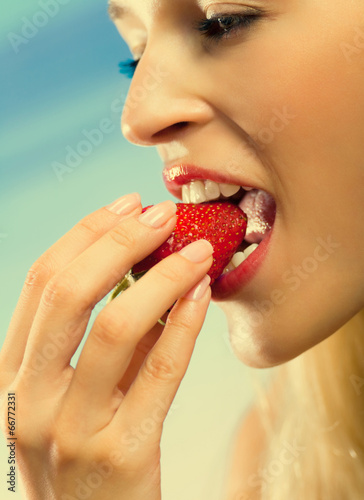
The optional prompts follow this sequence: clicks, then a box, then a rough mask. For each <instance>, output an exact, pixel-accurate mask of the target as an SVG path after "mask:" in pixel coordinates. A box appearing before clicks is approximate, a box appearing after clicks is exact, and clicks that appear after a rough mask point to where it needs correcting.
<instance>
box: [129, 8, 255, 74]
mask: <svg viewBox="0 0 364 500" xmlns="http://www.w3.org/2000/svg"><path fill="white" fill-rule="evenodd" d="M260 17H261V14H222V15H217V16H214V17H211V18H210V19H202V20H201V21H197V23H196V24H195V29H197V31H199V32H200V33H201V35H203V36H204V37H206V38H207V39H208V40H211V41H215V42H219V41H220V40H222V39H224V38H225V39H228V38H230V36H233V35H234V33H235V32H237V31H238V30H240V29H247V28H249V27H250V26H251V25H252V24H253V23H254V22H256V21H257V20H258V19H259V18H260ZM223 20H225V21H226V20H230V21H231V23H232V26H230V27H229V26H228V27H227V28H223V27H222V26H221V22H222V21H223ZM139 61H140V59H137V60H134V59H127V60H126V61H122V62H120V63H119V72H120V73H121V74H122V75H124V76H126V77H127V78H130V79H132V78H133V76H134V73H135V70H136V68H137V66H138V63H139Z"/></svg>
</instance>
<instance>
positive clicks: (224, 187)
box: [219, 184, 240, 197]
mask: <svg viewBox="0 0 364 500" xmlns="http://www.w3.org/2000/svg"><path fill="white" fill-rule="evenodd" d="M219 188H220V191H221V194H222V195H224V196H226V197H228V196H232V195H233V194H236V193H237V192H238V191H239V189H240V186H234V184H219Z"/></svg>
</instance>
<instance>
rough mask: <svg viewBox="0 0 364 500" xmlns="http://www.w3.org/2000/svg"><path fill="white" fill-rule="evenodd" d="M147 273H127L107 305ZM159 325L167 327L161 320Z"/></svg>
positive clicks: (131, 271)
mask: <svg viewBox="0 0 364 500" xmlns="http://www.w3.org/2000/svg"><path fill="white" fill-rule="evenodd" d="M146 272H147V271H143V272H141V273H136V274H133V270H132V269H130V271H129V272H128V273H126V275H125V276H124V278H123V279H122V280H121V281H119V283H118V284H117V285H116V287H115V288H114V290H113V291H112V293H111V295H110V296H109V298H108V299H107V304H109V303H110V302H111V301H112V300H114V299H115V298H116V297H117V296H118V295H119V294H120V293H123V292H125V290H127V289H128V288H130V287H131V286H133V285H134V283H136V282H137V281H138V280H140V278H142V277H143V276H144V274H145V273H146ZM158 323H159V324H161V325H162V326H166V324H165V322H164V321H162V320H161V319H159V320H158Z"/></svg>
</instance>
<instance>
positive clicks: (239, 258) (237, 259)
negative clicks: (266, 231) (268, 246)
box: [223, 243, 259, 274]
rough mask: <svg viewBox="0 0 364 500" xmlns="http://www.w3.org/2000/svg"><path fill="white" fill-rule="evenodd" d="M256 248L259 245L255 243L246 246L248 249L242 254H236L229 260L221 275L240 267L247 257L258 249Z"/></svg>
mask: <svg viewBox="0 0 364 500" xmlns="http://www.w3.org/2000/svg"><path fill="white" fill-rule="evenodd" d="M258 246H259V245H257V243H253V244H252V245H250V246H248V248H246V249H245V250H244V252H236V254H234V255H233V258H232V259H231V261H230V263H229V264H228V266H227V267H226V268H225V270H224V272H223V274H225V273H227V272H228V271H232V270H233V269H235V268H237V267H238V266H240V264H242V263H243V262H244V261H245V260H246V259H247V258H248V257H249V255H250V254H252V253H253V252H254V250H255V249H257V248H258Z"/></svg>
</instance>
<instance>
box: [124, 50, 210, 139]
mask: <svg viewBox="0 0 364 500" xmlns="http://www.w3.org/2000/svg"><path fill="white" fill-rule="evenodd" d="M182 49H183V50H182V51H181V52H182V54H181V53H179V54H177V53H174V54H173V52H172V51H169V52H168V57H166V52H165V51H164V52H163V61H161V51H160V50H159V51H156V55H155V57H153V56H152V55H151V54H150V52H148V49H147V50H146V51H145V53H144V55H143V57H142V59H141V61H140V62H139V64H138V67H137V69H136V71H135V74H134V77H133V80H132V83H131V86H130V89H129V93H128V96H127V99H126V102H125V107H124V111H123V115H122V122H121V126H122V132H123V135H124V136H125V138H126V139H127V140H128V141H130V142H132V143H134V144H138V145H141V146H155V145H158V144H161V143H166V142H169V141H172V140H176V139H177V138H178V136H179V135H181V134H182V133H184V134H185V133H186V130H188V129H190V128H191V127H192V126H193V125H195V126H196V125H203V124H206V123H208V122H209V121H210V120H211V119H212V117H213V108H212V106H211V105H210V104H209V103H208V102H206V101H205V100H204V98H203V97H201V94H202V92H203V89H202V88H201V81H200V80H199V78H198V77H197V76H196V74H194V73H192V72H193V71H196V69H197V68H198V65H197V63H196V66H197V68H196V67H195V68H193V63H192V62H191V61H188V60H187V59H188V56H186V47H185V46H184V45H183V44H182ZM183 52H184V54H183ZM177 61H178V63H177ZM189 71H190V72H191V74H193V75H194V77H193V78H189Z"/></svg>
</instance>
